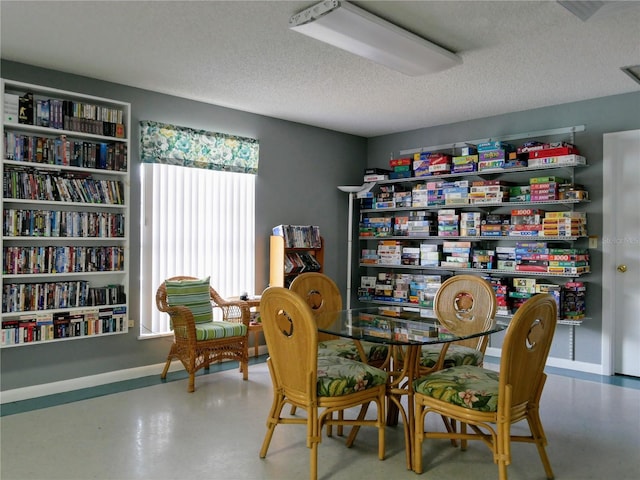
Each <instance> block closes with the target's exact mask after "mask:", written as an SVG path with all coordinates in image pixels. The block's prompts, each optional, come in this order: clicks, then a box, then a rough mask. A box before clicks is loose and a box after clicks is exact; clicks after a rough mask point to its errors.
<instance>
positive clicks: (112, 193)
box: [3, 168, 125, 205]
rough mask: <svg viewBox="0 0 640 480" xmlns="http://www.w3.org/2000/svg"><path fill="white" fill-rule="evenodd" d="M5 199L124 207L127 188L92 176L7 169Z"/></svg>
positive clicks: (118, 183) (4, 185) (119, 183)
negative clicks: (125, 189)
mask: <svg viewBox="0 0 640 480" xmlns="http://www.w3.org/2000/svg"><path fill="white" fill-rule="evenodd" d="M3 196H4V198H15V199H21V200H44V201H56V202H57V201H62V202H75V203H95V204H106V205H123V204H124V200H125V198H124V185H123V184H122V182H121V181H117V180H97V179H94V178H92V177H91V176H90V175H83V174H75V173H73V174H72V173H68V172H67V173H45V172H39V171H36V170H31V169H19V168H18V169H16V168H12V169H7V170H6V171H5V172H4V178H3Z"/></svg>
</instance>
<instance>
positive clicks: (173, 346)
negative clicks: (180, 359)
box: [160, 343, 176, 380]
mask: <svg viewBox="0 0 640 480" xmlns="http://www.w3.org/2000/svg"><path fill="white" fill-rule="evenodd" d="M175 356H176V344H175V343H172V344H171V350H169V355H167V363H165V364H164V370H162V374H160V378H161V379H163V380H164V379H165V378H167V372H168V371H169V366H170V365H171V362H172V361H173V359H174V358H175Z"/></svg>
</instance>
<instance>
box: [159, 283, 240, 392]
mask: <svg viewBox="0 0 640 480" xmlns="http://www.w3.org/2000/svg"><path fill="white" fill-rule="evenodd" d="M185 286H188V287H189V288H190V289H192V290H190V291H189V292H187V293H188V295H189V299H187V301H182V300H183V299H184V298H187V293H185V294H184V295H180V291H179V289H180V288H185ZM172 289H177V290H176V293H175V295H172V292H171V290H172ZM193 289H195V290H197V292H196V291H194V290H193ZM167 290H169V294H167ZM197 296H199V298H197V299H196V301H198V302H199V303H198V305H197V309H196V306H195V305H194V302H193V299H194V298H195V297H197ZM156 305H157V307H158V310H160V311H161V312H166V313H168V314H169V316H170V317H171V327H172V329H173V334H174V335H173V337H174V340H173V344H172V345H171V350H170V351H169V355H168V356H167V363H166V364H165V366H164V370H163V371H162V375H161V378H163V379H164V378H166V376H167V372H168V371H169V366H170V364H171V361H172V360H174V359H177V360H180V361H181V362H182V365H184V368H185V370H186V371H187V372H188V373H189V386H188V391H189V392H193V391H194V390H195V374H196V372H197V371H198V370H200V369H201V368H204V369H207V370H208V368H209V365H210V364H211V363H213V362H217V361H222V360H237V361H238V362H239V364H240V371H241V373H242V378H243V379H244V380H247V378H248V376H249V364H248V362H249V354H248V345H249V340H248V335H249V319H250V313H249V305H248V304H247V303H246V302H243V301H233V302H228V301H225V300H224V299H223V298H222V297H220V295H218V293H217V292H216V291H215V290H214V289H213V288H212V287H211V286H210V285H209V279H208V278H207V279H205V280H199V279H197V278H194V277H185V276H180V277H172V278H169V279H167V280H166V281H165V282H163V284H162V285H160V287H159V288H158V291H157V292H156ZM214 309H217V310H218V311H219V312H220V316H221V318H222V320H214V319H213V311H214Z"/></svg>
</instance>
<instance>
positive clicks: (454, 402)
mask: <svg viewBox="0 0 640 480" xmlns="http://www.w3.org/2000/svg"><path fill="white" fill-rule="evenodd" d="M556 314H557V307H556V303H555V301H554V299H553V297H552V296H551V295H548V294H538V295H536V296H534V297H532V298H530V299H529V300H527V301H526V302H525V303H524V304H523V305H522V306H521V307H520V308H519V309H518V311H517V312H516V314H515V315H514V317H513V319H512V320H511V323H510V325H509V328H508V329H507V333H506V335H505V338H504V343H503V345H502V356H501V359H500V373H499V374H498V373H496V372H494V371H492V370H485V369H483V368H481V367H477V366H473V365H462V366H456V367H452V368H448V369H445V370H441V371H438V372H435V373H432V374H429V375H426V376H425V377H422V378H420V379H418V380H416V381H415V382H414V389H415V395H414V401H415V407H416V413H415V426H414V435H415V436H414V446H415V449H414V462H413V465H414V467H413V468H414V470H415V472H416V473H422V443H423V441H424V439H425V438H449V439H459V440H462V448H463V449H464V448H466V441H467V440H482V441H483V442H484V443H485V444H487V445H488V446H489V448H491V450H492V451H493V460H494V462H495V463H497V464H498V476H499V479H500V480H506V479H507V466H508V465H509V464H510V463H511V442H527V443H535V444H536V447H537V448H538V453H539V455H540V458H541V460H542V464H543V466H544V469H545V473H546V475H547V478H549V479H551V478H553V471H552V470H551V464H550V463H549V459H548V457H547V454H546V451H545V446H546V444H547V439H546V437H545V434H544V430H543V428H542V422H541V421H540V414H539V404H540V397H541V395H542V389H543V387H544V383H545V380H546V374H545V373H544V366H545V362H546V360H547V356H548V354H549V349H550V348H551V341H552V340H553V334H554V332H555V328H556V322H557V319H556ZM430 412H434V413H436V414H438V415H442V416H446V417H448V418H451V419H455V420H457V421H459V422H460V423H461V427H462V428H461V430H460V431H447V432H426V431H425V428H424V426H425V417H426V415H427V414H428V413H430ZM521 420H527V423H528V425H529V430H530V435H513V434H512V433H511V425H512V424H514V423H516V422H519V421H521ZM467 427H469V428H471V430H472V432H471V433H468V432H467Z"/></svg>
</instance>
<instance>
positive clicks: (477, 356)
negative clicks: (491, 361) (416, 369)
mask: <svg viewBox="0 0 640 480" xmlns="http://www.w3.org/2000/svg"><path fill="white" fill-rule="evenodd" d="M441 350H442V345H424V346H423V347H422V352H421V356H420V366H421V367H426V368H432V367H435V365H436V363H438V359H439V358H440V351H441ZM483 360H484V354H483V353H482V352H481V351H480V350H477V349H475V348H471V347H465V346H462V345H455V344H452V345H449V349H448V350H447V354H446V355H445V359H444V364H443V368H450V367H455V366H458V365H475V366H481V365H482V362H483Z"/></svg>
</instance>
